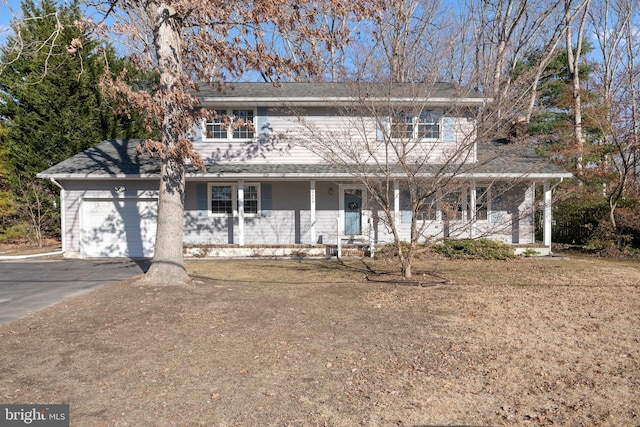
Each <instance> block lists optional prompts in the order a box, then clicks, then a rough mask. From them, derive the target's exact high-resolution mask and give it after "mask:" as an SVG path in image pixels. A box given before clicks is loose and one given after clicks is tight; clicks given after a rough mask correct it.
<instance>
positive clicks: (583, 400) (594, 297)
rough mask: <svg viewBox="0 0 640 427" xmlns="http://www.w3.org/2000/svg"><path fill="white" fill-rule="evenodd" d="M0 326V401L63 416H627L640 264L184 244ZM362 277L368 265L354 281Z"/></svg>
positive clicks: (77, 421)
mask: <svg viewBox="0 0 640 427" xmlns="http://www.w3.org/2000/svg"><path fill="white" fill-rule="evenodd" d="M188 267H189V270H190V272H191V273H192V275H193V276H194V277H196V279H197V286H196V287H195V288H194V289H185V288H178V287H176V288H149V287H140V286H133V285H131V281H125V282H119V283H114V284H110V285H107V286H104V287H102V288H100V289H98V290H96V291H93V292H91V293H88V294H84V295H81V296H79V297H76V298H74V299H71V300H68V301H65V302H63V303H60V304H58V305H56V306H54V307H52V308H50V309H46V310H43V311H41V312H38V313H35V314H32V315H30V316H28V317H26V318H24V319H21V320H18V321H14V322H11V323H8V324H4V325H1V326H0V377H1V378H2V381H0V396H1V397H0V402H2V403H69V404H70V408H71V425H74V426H101V425H104V426H118V425H122V426H125V425H131V426H163V425H180V426H182V425H205V426H236V425H238V426H269V425H273V426H323V425H327V426H356V425H366V426H390V425H400V426H410V425H411V426H413V425H501V424H507V425H522V424H527V423H531V425H589V426H592V425H638V424H640V413H638V402H640V351H639V349H640V328H639V327H638V325H640V289H639V284H640V264H639V263H637V262H636V263H632V262H619V261H610V260H605V259H582V258H572V259H568V260H567V259H554V260H542V259H518V260H511V261H447V260H425V261H419V262H418V263H417V264H416V266H415V268H414V271H416V272H417V274H416V277H418V278H420V280H419V282H420V283H422V284H423V285H424V286H406V285H397V284H394V283H393V281H392V280H385V278H386V277H387V276H385V275H379V274H377V273H381V272H385V271H390V270H391V269H392V268H393V267H394V266H393V265H391V264H390V263H389V262H388V261H384V260H376V261H373V260H368V259H367V260H358V261H348V262H345V263H344V264H341V263H338V262H336V261H312V260H304V261H287V260H279V261H266V260H248V261H190V262H189V263H188ZM367 277H368V278H369V279H372V280H367Z"/></svg>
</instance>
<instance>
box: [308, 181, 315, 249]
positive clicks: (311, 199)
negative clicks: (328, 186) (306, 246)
mask: <svg viewBox="0 0 640 427" xmlns="http://www.w3.org/2000/svg"><path fill="white" fill-rule="evenodd" d="M309 186H310V188H309V204H310V208H309V209H310V212H309V214H310V217H311V218H310V221H311V230H309V232H310V234H311V237H310V238H311V244H312V245H315V244H316V182H315V181H314V180H312V181H310V182H309Z"/></svg>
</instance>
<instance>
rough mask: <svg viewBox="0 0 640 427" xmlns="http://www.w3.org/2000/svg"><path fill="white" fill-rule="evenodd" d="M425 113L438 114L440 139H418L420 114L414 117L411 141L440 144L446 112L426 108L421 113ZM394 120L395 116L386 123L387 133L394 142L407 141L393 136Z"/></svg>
mask: <svg viewBox="0 0 640 427" xmlns="http://www.w3.org/2000/svg"><path fill="white" fill-rule="evenodd" d="M425 111H435V112H436V113H438V121H437V124H438V126H439V131H438V137H437V138H418V134H419V132H418V127H419V125H420V116H421V114H418V115H414V116H413V117H412V126H413V132H412V133H413V135H412V136H411V138H410V139H409V140H413V141H426V142H439V141H442V140H443V139H442V130H443V129H442V118H443V117H444V111H443V110H442V109H441V108H425V109H424V110H422V111H421V113H422V112H425ZM399 117H402V118H405V117H409V116H408V115H403V116H399ZM393 119H394V116H393V115H389V116H388V120H387V123H386V127H387V129H386V131H387V132H388V133H389V138H390V139H391V140H392V141H402V140H404V139H406V138H394V137H393V136H392V133H393V123H394V122H393ZM434 124H436V123H434Z"/></svg>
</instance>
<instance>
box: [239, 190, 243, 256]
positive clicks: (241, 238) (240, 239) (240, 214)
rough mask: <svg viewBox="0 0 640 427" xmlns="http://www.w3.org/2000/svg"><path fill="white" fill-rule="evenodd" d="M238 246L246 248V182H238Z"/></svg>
mask: <svg viewBox="0 0 640 427" xmlns="http://www.w3.org/2000/svg"><path fill="white" fill-rule="evenodd" d="M238 244H239V245H240V246H244V181H238Z"/></svg>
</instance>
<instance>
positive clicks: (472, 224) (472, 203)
mask: <svg viewBox="0 0 640 427" xmlns="http://www.w3.org/2000/svg"><path fill="white" fill-rule="evenodd" d="M476 197H477V194H476V183H475V181H474V182H472V183H471V187H470V188H469V216H470V217H471V218H468V220H469V237H470V238H472V239H473V238H474V237H475V235H476V233H475V228H476V220H477V218H476Z"/></svg>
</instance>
